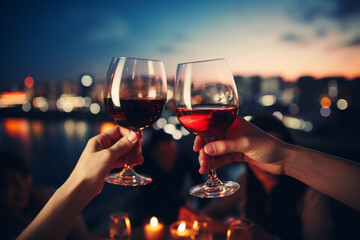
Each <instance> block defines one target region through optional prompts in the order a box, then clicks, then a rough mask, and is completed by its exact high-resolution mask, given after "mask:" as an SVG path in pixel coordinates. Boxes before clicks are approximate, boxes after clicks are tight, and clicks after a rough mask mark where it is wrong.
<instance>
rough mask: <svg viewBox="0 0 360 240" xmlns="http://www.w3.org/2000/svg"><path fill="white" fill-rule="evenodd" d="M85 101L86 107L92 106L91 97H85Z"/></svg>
mask: <svg viewBox="0 0 360 240" xmlns="http://www.w3.org/2000/svg"><path fill="white" fill-rule="evenodd" d="M84 100H85V103H84V107H90V105H91V103H92V100H91V98H89V97H84Z"/></svg>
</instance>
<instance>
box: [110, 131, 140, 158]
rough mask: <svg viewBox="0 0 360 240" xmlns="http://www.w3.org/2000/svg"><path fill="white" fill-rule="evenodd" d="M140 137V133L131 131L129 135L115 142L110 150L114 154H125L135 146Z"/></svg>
mask: <svg viewBox="0 0 360 240" xmlns="http://www.w3.org/2000/svg"><path fill="white" fill-rule="evenodd" d="M138 139H139V135H138V134H137V133H136V132H134V131H131V132H130V133H129V134H128V135H126V136H124V137H122V138H121V139H120V140H118V141H117V142H116V143H114V145H112V146H111V147H110V148H109V150H110V151H111V153H112V154H113V155H114V156H123V155H124V154H125V153H127V152H128V151H130V150H131V149H132V148H133V147H134V146H135V144H136V142H137V140H138Z"/></svg>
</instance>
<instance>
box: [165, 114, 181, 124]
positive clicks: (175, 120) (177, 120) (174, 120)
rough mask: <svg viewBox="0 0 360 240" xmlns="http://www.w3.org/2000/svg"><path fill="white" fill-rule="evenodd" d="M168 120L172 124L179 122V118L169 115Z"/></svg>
mask: <svg viewBox="0 0 360 240" xmlns="http://www.w3.org/2000/svg"><path fill="white" fill-rule="evenodd" d="M168 122H169V123H171V124H174V125H176V124H179V123H180V122H179V119H178V118H177V117H176V116H171V117H169V119H168Z"/></svg>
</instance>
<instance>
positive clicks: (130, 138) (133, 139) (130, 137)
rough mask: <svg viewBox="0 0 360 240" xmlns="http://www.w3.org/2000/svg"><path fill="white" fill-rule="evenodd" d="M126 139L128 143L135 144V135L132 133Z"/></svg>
mask: <svg viewBox="0 0 360 240" xmlns="http://www.w3.org/2000/svg"><path fill="white" fill-rule="evenodd" d="M128 139H129V141H130V142H136V140H137V134H136V133H135V132H134V131H131V133H130V134H129V136H128Z"/></svg>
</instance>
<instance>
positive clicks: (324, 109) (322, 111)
mask: <svg viewBox="0 0 360 240" xmlns="http://www.w3.org/2000/svg"><path fill="white" fill-rule="evenodd" d="M330 114H331V110H330V108H328V107H322V108H321V109H320V115H321V116H323V117H328V116H330Z"/></svg>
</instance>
